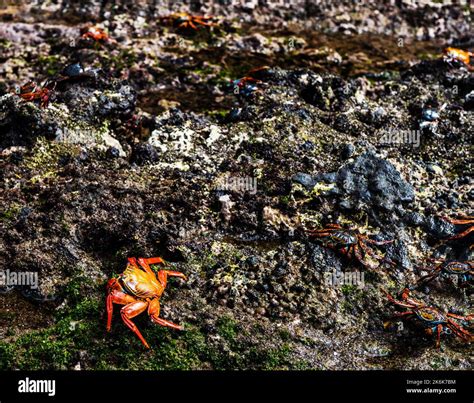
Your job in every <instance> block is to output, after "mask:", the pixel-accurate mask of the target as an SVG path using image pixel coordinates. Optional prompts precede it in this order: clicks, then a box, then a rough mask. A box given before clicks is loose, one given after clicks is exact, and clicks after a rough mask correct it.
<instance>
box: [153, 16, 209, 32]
mask: <svg viewBox="0 0 474 403" xmlns="http://www.w3.org/2000/svg"><path fill="white" fill-rule="evenodd" d="M162 19H163V20H165V21H172V23H173V25H175V26H176V27H177V28H178V29H181V30H189V29H190V28H191V29H192V30H194V31H197V30H198V26H200V27H215V26H216V25H217V24H216V23H214V22H212V20H213V17H210V16H197V15H191V14H188V13H175V14H171V15H169V16H167V17H163V18H162Z"/></svg>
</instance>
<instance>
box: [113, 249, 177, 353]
mask: <svg viewBox="0 0 474 403" xmlns="http://www.w3.org/2000/svg"><path fill="white" fill-rule="evenodd" d="M158 263H159V264H164V263H165V262H164V260H163V259H162V258H160V257H152V258H148V259H145V258H138V259H135V258H129V259H128V264H127V267H126V268H125V271H124V272H123V273H122V274H121V275H120V276H118V277H117V278H112V279H110V280H109V282H108V283H107V330H108V331H110V328H111V326H112V311H113V304H119V305H125V306H124V307H123V308H122V309H121V310H120V314H121V315H122V319H123V321H124V322H125V324H126V325H127V326H128V327H129V328H130V329H131V330H132V332H134V333H135V334H136V335H137V336H138V338H139V339H140V340H141V342H142V343H143V344H144V345H145V347H147V348H150V346H149V345H148V343H147V342H146V340H145V339H144V338H143V336H142V334H141V333H140V331H139V330H138V328H137V326H136V325H135V324H134V323H133V322H132V318H134V317H135V316H137V315H140V314H141V313H142V312H144V311H145V310H147V312H148V315H149V316H150V318H151V320H152V321H153V322H154V323H157V324H159V325H161V326H167V327H171V328H173V329H178V330H182V329H183V328H182V327H181V326H179V325H176V324H174V323H172V322H169V321H167V320H165V319H161V318H160V317H159V314H160V298H161V295H162V294H163V292H164V290H165V288H166V283H167V277H168V276H174V277H180V278H182V279H183V280H186V276H185V275H184V274H183V273H180V272H178V271H170V270H159V271H157V272H156V273H155V272H154V271H153V270H152V269H151V267H150V264H158Z"/></svg>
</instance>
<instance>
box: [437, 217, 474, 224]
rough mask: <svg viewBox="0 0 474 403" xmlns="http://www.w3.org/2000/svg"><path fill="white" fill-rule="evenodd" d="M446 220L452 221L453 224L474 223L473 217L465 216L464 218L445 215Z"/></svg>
mask: <svg viewBox="0 0 474 403" xmlns="http://www.w3.org/2000/svg"><path fill="white" fill-rule="evenodd" d="M444 220H445V221H448V222H450V223H451V224H473V223H474V218H473V217H465V218H464V219H455V218H449V217H444Z"/></svg>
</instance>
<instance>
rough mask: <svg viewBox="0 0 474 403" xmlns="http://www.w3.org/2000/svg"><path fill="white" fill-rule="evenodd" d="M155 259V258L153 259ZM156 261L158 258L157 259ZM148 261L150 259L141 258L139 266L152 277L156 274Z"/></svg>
mask: <svg viewBox="0 0 474 403" xmlns="http://www.w3.org/2000/svg"><path fill="white" fill-rule="evenodd" d="M152 259H153V258H152ZM155 259H156V258H155ZM147 260H148V259H144V258H142V257H139V258H138V264H139V265H140V266H141V267H143V269H144V270H145V271H146V272H147V273H148V274H151V275H152V276H154V275H155V273H154V272H153V270H152V269H151V267H150V265H149V264H148V263H147Z"/></svg>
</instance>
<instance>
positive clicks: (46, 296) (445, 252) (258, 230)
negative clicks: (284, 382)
mask: <svg viewBox="0 0 474 403" xmlns="http://www.w3.org/2000/svg"><path fill="white" fill-rule="evenodd" d="M221 3H222V4H221ZM221 3H220V2H214V3H213V7H212V10H211V9H208V8H206V7H204V6H197V5H194V6H193V7H192V11H193V12H197V13H204V12H208V11H209V12H212V13H214V14H216V15H218V16H219V19H217V20H216V21H218V24H219V25H218V27H214V28H211V29H210V30H208V29H205V28H203V29H201V30H199V31H198V32H196V33H195V32H192V31H189V30H187V31H183V30H179V29H177V28H176V27H173V26H169V25H166V24H165V22H164V21H163V20H160V19H159V18H158V17H159V16H164V15H167V14H169V12H170V10H171V8H172V7H169V4H168V2H162V1H155V2H154V3H150V4H152V5H149V6H148V7H144V6H143V4H141V3H140V2H137V3H134V4H135V5H131V3H129V2H86V3H84V2H73V1H69V2H62V1H58V2H32V3H29V4H28V5H24V6H21V7H20V8H15V7H11V8H9V9H6V10H2V12H1V13H0V17H1V22H0V60H1V63H2V64H1V66H0V74H1V81H0V183H1V185H2V187H1V189H2V191H1V193H0V206H1V207H0V268H1V269H2V270H7V269H8V270H10V271H11V272H17V273H19V272H33V273H38V279H39V284H38V287H37V288H31V287H27V286H15V287H2V288H1V289H0V292H1V293H0V306H1V307H2V308H1V311H0V353H1V354H0V367H1V368H9V369H10V368H21V369H40V368H42V369H66V368H67V369H113V368H123V369H125V368H130V369H194V368H200V369H210V368H213V369H244V368H245V369H247V368H251V369H472V366H473V363H472V346H470V345H466V344H464V343H462V342H460V341H459V340H456V339H455V338H453V337H448V336H445V337H443V346H442V349H440V350H437V349H436V348H435V347H434V341H433V339H432V338H430V337H426V336H424V334H423V331H421V330H420V329H418V328H417V327H416V326H411V325H406V326H405V325H404V326H398V328H397V326H395V329H393V328H388V329H384V326H383V323H384V322H385V321H387V320H388V319H389V318H390V316H391V314H392V313H393V312H394V309H393V307H391V306H389V304H388V303H387V300H386V298H385V296H384V294H383V293H382V292H381V290H380V288H381V287H383V288H385V289H387V290H389V291H390V292H392V293H393V294H397V293H398V292H399V291H400V290H401V289H402V288H403V287H404V286H405V285H413V284H414V283H415V282H416V279H417V278H418V277H419V276H420V274H421V272H420V266H424V265H425V259H427V258H430V257H435V258H441V259H444V258H449V259H471V260H472V256H471V255H472V253H471V255H470V252H469V249H468V246H469V244H470V243H472V236H471V237H466V238H462V239H460V240H458V241H446V238H448V237H450V236H453V235H455V234H456V233H459V232H460V230H461V229H462V228H464V227H462V226H461V227H459V226H455V225H453V224H450V223H448V222H446V221H445V220H443V219H442V216H449V217H456V216H459V215H460V214H461V213H464V214H470V213H471V214H472V207H473V205H472V202H473V196H474V194H473V188H472V184H473V180H472V158H471V156H470V154H469V150H470V145H471V144H472V142H473V131H474V129H473V127H474V126H473V124H472V122H473V118H474V112H473V102H472V99H473V97H472V93H473V91H474V78H473V74H472V72H471V71H469V70H468V68H467V66H466V65H464V64H463V63H461V62H447V61H445V60H443V59H442V58H441V57H440V55H441V52H442V49H443V46H445V45H456V44H458V45H459V44H465V46H466V47H468V48H469V46H470V45H469V43H468V41H466V39H465V38H466V37H468V36H469V27H470V25H469V24H470V15H469V9H468V8H466V7H463V6H462V5H451V6H446V5H440V4H439V3H437V2H432V3H431V2H426V3H427V4H426V5H423V6H413V5H405V3H402V5H401V6H395V5H389V7H388V8H387V9H386V10H385V11H386V12H384V13H382V12H381V11H380V10H381V9H380V6H377V5H376V4H377V2H365V3H364V6H363V5H362V3H360V4H358V5H357V6H351V5H350V4H352V2H344V1H339V2H327V3H324V2H323V3H321V5H320V6H318V7H310V2H307V4H306V3H305V6H304V7H292V6H288V7H273V8H271V12H267V11H268V4H267V3H266V2H261V3H262V4H260V5H259V6H258V7H257V6H256V5H255V2H233V1H231V2H221ZM224 3H225V4H224ZM227 3H231V4H227ZM237 3H238V4H237ZM428 3H429V4H428ZM183 7H184V8H185V9H186V7H185V6H183ZM351 7H352V8H351ZM368 16H370V18H368ZM96 19H99V21H98V22H102V23H103V25H104V26H105V27H107V28H108V30H109V34H110V36H111V38H113V39H114V41H111V42H106V43H103V44H99V43H94V42H93V41H92V40H87V39H82V38H81V36H80V33H81V32H82V31H83V29H84V27H86V26H87V25H88V24H90V23H91V22H97V21H95V20H96ZM296 20H297V21H299V24H298V25H296V22H295V21H296ZM320 31H321V33H320ZM380 32H383V33H385V34H387V36H381V35H376V34H378V33H380ZM345 35H347V36H345ZM434 37H436V39H434V40H431V41H426V40H427V39H433V38H434ZM401 38H402V39H401ZM417 40H418V41H417ZM421 40H425V41H421ZM400 41H401V42H400ZM471 50H472V47H471ZM75 63H81V65H82V66H83V68H86V69H91V71H92V70H93V71H97V75H96V76H94V77H91V76H81V77H75V78H73V79H67V80H64V81H60V82H58V84H57V86H56V87H55V89H54V91H53V93H52V96H51V99H50V102H49V105H48V106H47V107H41V105H40V104H39V102H24V101H22V100H21V98H20V97H19V96H18V95H17V93H18V88H19V87H20V86H22V85H23V84H25V83H26V82H27V81H28V80H34V81H36V82H38V83H43V84H42V85H44V83H45V82H46V80H47V79H52V78H57V77H59V76H61V74H64V69H65V67H66V66H70V65H72V64H75ZM264 64H266V65H269V68H267V69H262V70H259V71H257V72H255V73H252V74H253V75H254V77H255V78H258V79H259V80H261V83H258V85H257V87H258V90H257V91H255V92H253V91H249V94H247V95H246V93H245V92H243V93H242V92H240V91H235V87H234V86H233V85H230V84H229V82H231V80H236V79H238V78H240V77H242V76H244V75H245V74H246V73H247V72H248V71H249V70H250V69H253V68H257V67H259V66H262V65H264ZM335 222H338V223H340V224H342V225H344V226H346V227H355V228H358V229H359V230H360V231H361V232H362V233H363V234H365V235H367V236H370V238H371V239H375V240H378V241H383V240H390V239H393V240H394V242H393V243H392V244H388V245H383V246H379V247H374V249H376V250H377V251H378V253H379V254H382V255H384V256H385V257H386V259H385V260H383V261H382V262H381V264H380V266H379V267H378V268H376V269H369V268H364V267H363V266H361V265H360V264H359V263H358V262H357V261H356V260H350V259H347V258H346V257H344V256H342V255H341V254H339V253H337V252H335V251H333V250H331V249H329V248H327V247H325V246H324V245H323V243H321V242H317V241H314V240H311V239H309V238H308V236H307V235H306V233H305V231H304V228H322V227H324V226H325V225H328V224H331V223H335ZM129 256H137V257H139V256H144V257H148V256H162V257H163V258H164V259H166V260H167V261H168V262H169V266H170V267H172V268H173V269H175V270H179V271H182V272H184V273H185V274H186V275H187V276H188V281H187V282H183V281H181V280H176V279H171V280H170V281H169V283H168V287H167V289H166V292H165V294H164V296H163V298H162V313H161V316H162V317H163V318H166V319H168V320H171V321H173V322H176V323H181V324H184V326H185V329H186V330H185V331H183V332H177V331H174V330H170V329H166V328H161V327H158V326H156V325H153V324H152V323H151V322H150V320H149V319H148V318H147V317H146V315H141V316H140V317H138V318H137V319H136V323H137V325H138V326H139V328H140V329H141V330H142V333H143V334H144V336H145V338H146V339H147V341H148V342H149V344H150V345H151V346H152V347H153V349H152V350H151V351H145V349H144V348H143V347H142V345H141V344H140V342H139V340H138V339H136V337H135V336H134V335H133V334H132V333H131V332H130V331H129V330H128V329H127V328H126V327H125V326H124V324H123V323H122V322H121V320H120V316H119V315H118V308H116V311H115V312H116V313H115V317H114V324H113V328H112V333H110V334H108V333H107V332H106V331H105V284H106V281H107V279H108V278H110V277H112V276H114V275H117V274H119V273H121V272H122V270H123V269H124V267H125V264H126V258H127V257H129ZM388 261H390V262H392V264H389V263H388ZM341 273H355V274H358V275H361V274H364V277H363V282H362V283H361V282H359V283H358V284H355V285H354V284H353V285H351V284H344V285H338V284H334V283H332V284H331V283H329V282H328V281H327V278H328V274H329V275H332V274H341ZM359 279H360V277H359ZM414 295H415V296H416V297H417V298H420V299H424V300H425V301H426V302H427V303H429V304H434V305H436V306H438V307H440V308H441V309H444V310H450V311H451V312H456V313H459V314H467V313H472V287H471V288H467V289H464V290H462V289H459V288H457V287H455V286H454V285H453V284H450V283H449V281H447V280H446V279H440V280H436V281H435V282H433V283H432V284H430V286H429V287H425V288H423V289H419V290H417V291H415V292H414Z"/></svg>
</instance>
